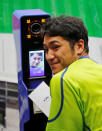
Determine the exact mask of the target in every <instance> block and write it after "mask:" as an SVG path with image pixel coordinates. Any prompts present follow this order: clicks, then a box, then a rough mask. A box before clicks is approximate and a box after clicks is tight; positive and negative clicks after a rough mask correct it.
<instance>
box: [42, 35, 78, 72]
mask: <svg viewBox="0 0 102 131" xmlns="http://www.w3.org/2000/svg"><path fill="white" fill-rule="evenodd" d="M44 49H45V54H46V60H47V62H48V63H49V65H50V67H51V70H52V72H53V74H56V73H58V72H60V71H61V70H63V69H64V68H66V67H68V66H69V65H70V64H71V63H72V62H74V61H75V60H76V52H75V51H74V50H72V49H71V47H70V43H69V42H68V41H67V40H65V39H63V37H60V36H55V37H49V36H47V35H45V37H44Z"/></svg>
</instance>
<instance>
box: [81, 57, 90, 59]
mask: <svg viewBox="0 0 102 131" xmlns="http://www.w3.org/2000/svg"><path fill="white" fill-rule="evenodd" d="M83 58H89V57H88V56H81V57H80V58H79V59H83Z"/></svg>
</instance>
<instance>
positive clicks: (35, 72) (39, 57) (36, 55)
mask: <svg viewBox="0 0 102 131" xmlns="http://www.w3.org/2000/svg"><path fill="white" fill-rule="evenodd" d="M29 70H30V78H32V77H34V78H36V77H43V76H45V65H44V50H37V51H29Z"/></svg>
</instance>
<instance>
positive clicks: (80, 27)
mask: <svg viewBox="0 0 102 131" xmlns="http://www.w3.org/2000/svg"><path fill="white" fill-rule="evenodd" d="M41 35H42V37H44V36H45V35H48V36H51V37H52V36H61V37H63V38H64V39H65V40H67V41H69V42H70V45H71V47H72V49H73V48H74V44H75V43H76V42H78V41H79V40H80V39H83V40H84V43H85V45H84V48H85V51H86V52H87V53H88V52H89V47H88V31H87V29H86V27H85V25H84V23H83V21H82V20H81V19H80V18H77V17H74V16H65V15H61V16H57V17H53V18H48V19H47V20H46V22H45V23H44V24H43V25H42V28H41Z"/></svg>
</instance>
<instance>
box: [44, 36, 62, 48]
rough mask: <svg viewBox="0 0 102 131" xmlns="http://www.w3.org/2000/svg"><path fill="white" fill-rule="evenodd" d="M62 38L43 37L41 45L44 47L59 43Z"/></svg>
mask: <svg viewBox="0 0 102 131" xmlns="http://www.w3.org/2000/svg"><path fill="white" fill-rule="evenodd" d="M62 39H63V38H62V37H61V36H45V37H44V42H43V45H44V46H46V45H47V44H50V45H52V44H54V43H55V42H60V41H61V40H62Z"/></svg>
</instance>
